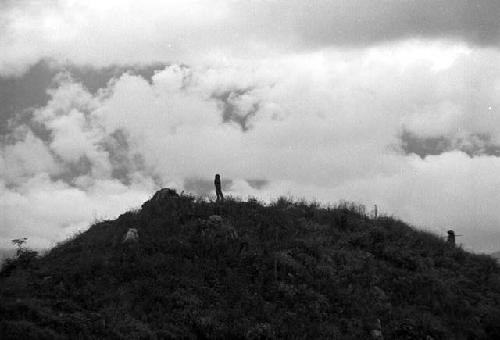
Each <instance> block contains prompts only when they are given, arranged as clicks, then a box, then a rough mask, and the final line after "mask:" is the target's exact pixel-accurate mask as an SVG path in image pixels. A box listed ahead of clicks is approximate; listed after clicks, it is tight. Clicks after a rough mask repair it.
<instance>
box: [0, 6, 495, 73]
mask: <svg viewBox="0 0 500 340" xmlns="http://www.w3.org/2000/svg"><path fill="white" fill-rule="evenodd" d="M499 12H500V4H499V3H498V1H495V0H481V1H480V0H475V1H469V0H457V1H454V2H453V4H450V3H449V2H448V1H445V0H437V1H436V0H432V1H431V0H421V1H410V0H404V1H399V0H385V1H371V0H352V1H341V0H336V1H327V0H321V1H314V2H308V1H301V0H291V1H290V0H286V1H285V0H269V1H265V0H264V1H255V0H253V1H252V0H235V1H222V0H213V1H210V2H206V1H201V0H182V1H180V0H178V1H177V0H172V1H161V2H158V1H154V0H149V1H140V2H138V1H132V0H126V1H123V0H120V1H106V3H103V2H102V1H86V2H85V3H82V2H78V1H71V0H67V1H53V2H51V3H50V4H47V3H42V2H40V1H19V2H9V3H8V4H7V5H4V6H2V7H0V22H1V23H2V24H1V25H2V29H1V30H0V32H1V33H0V49H1V50H2V55H1V57H0V74H3V75H8V74H10V75H12V74H19V73H22V72H24V71H26V70H27V69H28V67H29V65H32V64H35V63H36V62H37V61H38V60H40V59H42V58H53V59H55V60H59V61H62V62H66V61H70V62H74V63H77V64H80V65H89V64H90V65H93V66H107V65H111V64H131V63H138V64H150V63H152V62H156V61H160V62H171V63H184V64H198V63H200V62H210V63H211V62H219V61H223V60H225V59H227V58H232V57H238V58H242V59H245V58H254V57H273V56H276V55H281V54H287V53H304V52H311V51H313V50H317V49H323V48H329V47H341V48H351V47H357V48H359V47H366V46H373V45H377V44H385V43H387V42H394V41H401V40H411V39H423V40H452V41H459V42H465V43H467V44H471V45H478V46H493V47H496V46H498V43H499V42H500V39H499V37H500V24H499V23H498V20H497V14H498V13H499Z"/></svg>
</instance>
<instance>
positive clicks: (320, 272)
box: [0, 189, 500, 340]
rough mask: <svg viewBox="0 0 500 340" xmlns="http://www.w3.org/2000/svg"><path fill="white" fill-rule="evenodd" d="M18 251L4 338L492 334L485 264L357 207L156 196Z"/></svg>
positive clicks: (496, 332) (2, 306) (4, 300)
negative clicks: (43, 250)
mask: <svg viewBox="0 0 500 340" xmlns="http://www.w3.org/2000/svg"><path fill="white" fill-rule="evenodd" d="M130 228H135V229H136V230H137V233H138V239H137V240H130V241H127V242H124V241H123V240H124V237H125V235H126V234H127V231H128V230H129V229H130ZM26 254H28V255H26V256H22V257H21V258H19V259H18V260H11V261H7V263H6V264H4V266H3V268H2V271H1V274H0V338H2V339H9V338H13V339H14V338H17V339H21V338H36V339H58V338H99V339H125V338H127V339H175V338H192V339H194V338H200V339H215V338H219V339H220V338H231V339H233V338H234V339H272V338H287V339H288V338H301V339H306V338H307V339H367V338H370V336H371V337H373V338H376V337H377V336H378V332H377V331H379V330H380V329H379V326H381V331H382V333H383V336H384V338H385V339H427V340H431V339H436V340H437V339H498V338H499V337H500V269H499V267H498V265H497V263H496V262H495V260H494V259H492V258H491V257H489V256H486V255H476V254H472V253H468V252H466V251H464V250H463V249H461V248H459V247H453V246H449V245H448V244H446V243H445V242H444V241H443V240H441V239H440V238H438V237H437V236H435V235H433V234H431V233H428V232H424V231H420V230H417V229H415V228H412V227H411V226H409V225H407V224H405V223H403V222H402V221H399V220H397V219H395V218H392V217H379V218H376V219H375V218H371V217H369V216H367V215H366V214H365V212H364V209H363V207H362V206H358V205H355V204H345V203H344V204H339V205H337V206H335V207H320V206H319V205H318V204H315V203H308V202H295V201H291V200H287V199H279V200H278V201H276V202H274V203H271V204H267V205H266V204H262V203H260V202H258V201H256V200H249V201H248V202H242V201H239V200H236V199H231V198H230V199H226V201H225V202H224V203H223V204H220V205H219V204H216V203H214V202H207V201H204V200H201V199H197V198H195V197H192V196H188V195H178V194H177V193H175V191H173V190H168V189H163V190H162V191H159V192H157V193H156V194H155V196H154V197H153V198H152V199H151V200H149V201H147V202H145V203H144V204H143V205H142V208H141V209H138V210H136V211H130V212H127V213H125V214H123V215H121V216H120V217H119V218H117V219H116V220H112V221H111V220H109V221H101V222H99V223H96V224H94V225H92V226H91V227H90V228H89V229H88V230H87V231H85V232H83V233H81V234H79V235H76V236H74V237H73V238H71V239H69V240H67V241H66V242H64V243H62V244H60V245H58V246H57V247H55V248H54V249H52V250H51V251H50V252H49V253H48V254H46V255H45V256H43V257H34V256H33V254H31V255H30V253H29V251H26ZM370 334H371V335H370Z"/></svg>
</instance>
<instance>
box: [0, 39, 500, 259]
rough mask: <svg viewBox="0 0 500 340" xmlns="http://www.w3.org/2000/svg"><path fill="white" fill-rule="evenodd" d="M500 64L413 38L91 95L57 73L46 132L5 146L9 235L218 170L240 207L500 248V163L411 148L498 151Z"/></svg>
mask: <svg viewBox="0 0 500 340" xmlns="http://www.w3.org/2000/svg"><path fill="white" fill-rule="evenodd" d="M497 56H498V54H497V52H494V51H491V50H480V51H475V50H472V49H470V48H467V47H465V46H464V45H454V44H452V45H450V44H442V43H432V44H431V43H428V44H422V43H421V42H415V41H413V42H405V43H401V44H399V45H392V46H383V47H372V48H370V49H366V50H361V51H360V50H358V51H354V50H351V51H338V50H328V51H321V52H315V53H306V54H299V55H294V56H282V57H276V58H266V59H256V60H254V61H252V62H249V61H241V60H231V61H226V62H223V63H218V64H215V65H212V66H207V65H205V64H200V65H193V66H190V67H187V66H184V65H177V64H173V65H170V66H168V67H165V69H164V70H162V71H158V72H156V73H155V74H154V75H153V76H152V78H151V79H150V80H146V79H144V78H143V77H141V76H140V75H134V74H127V73H126V74H123V75H121V76H119V77H118V78H115V79H114V80H112V81H111V82H109V83H108V85H107V86H106V87H104V88H102V89H101V90H99V91H95V92H93V91H89V90H88V89H86V88H85V87H84V86H82V84H80V83H79V82H78V81H75V80H74V79H72V78H71V77H70V76H68V75H67V74H62V75H60V76H59V77H58V78H57V79H56V81H57V82H56V86H55V87H54V88H53V89H52V90H50V91H49V95H50V100H49V101H48V102H47V104H46V105H44V106H42V107H39V108H37V109H35V110H34V111H33V112H32V116H33V118H32V121H34V122H36V123H37V124H40V125H42V127H43V128H44V129H45V130H46V131H47V133H46V134H44V135H37V134H36V133H35V132H36V131H35V132H34V131H32V130H30V129H29V127H28V126H29V124H28V125H25V124H23V125H22V126H21V127H19V128H18V130H16V131H25V132H24V133H19V134H18V135H16V136H12V138H11V140H9V141H7V142H6V143H4V144H5V145H4V146H3V149H2V154H1V157H0V160H1V161H0V164H2V168H0V170H1V171H0V174H1V177H0V178H1V179H2V183H3V184H2V189H1V190H0V193H1V194H0V195H1V197H2V198H1V200H0V202H1V204H2V205H3V206H2V210H3V211H8V212H9V213H8V214H7V215H5V216H6V217H3V218H4V221H2V222H3V225H4V226H6V227H4V228H3V229H2V230H1V233H2V234H1V235H0V237H2V238H11V237H12V238H14V237H19V236H23V235H18V234H17V233H19V232H21V231H22V232H25V233H26V234H30V233H31V234H32V235H35V237H39V238H40V239H41V238H44V237H45V240H46V242H48V241H47V240H49V239H50V240H53V239H60V238H61V237H63V236H64V235H67V234H68V232H69V231H73V230H75V229H77V228H80V227H82V226H83V225H85V224H86V223H87V224H88V223H89V222H90V221H91V219H92V215H93V214H94V213H93V211H97V213H98V214H104V215H105V216H113V214H117V213H119V212H123V211H125V209H126V208H128V207H130V206H134V205H138V204H140V203H141V202H142V201H144V199H145V198H147V196H148V195H150V194H151V193H152V191H153V190H154V189H155V188H157V187H159V186H170V187H174V188H177V189H179V190H183V189H187V190H190V191H195V192H206V191H207V190H206V189H207V187H206V184H207V183H209V185H210V183H211V181H212V180H213V178H212V176H213V174H215V173H221V174H222V175H223V179H227V180H230V181H228V183H227V186H226V188H225V191H226V192H227V193H229V194H235V195H238V196H242V197H246V196H247V195H250V196H257V197H259V198H261V199H263V200H271V199H273V198H276V197H278V196H280V195H287V194H290V195H294V196H296V197H299V198H301V197H305V198H308V199H317V200H319V201H321V202H336V201H338V200H341V199H347V200H355V201H359V202H361V203H365V204H367V205H369V206H371V205H372V204H375V203H376V204H378V205H379V207H380V208H381V209H382V211H385V212H387V213H389V214H395V215H396V216H399V217H401V218H403V219H405V220H407V221H409V222H411V223H415V224H417V225H419V226H423V227H427V228H431V229H432V230H433V231H435V232H440V230H441V229H442V228H449V227H450V226H453V227H454V228H455V229H456V230H457V232H459V233H462V234H465V235H466V237H464V238H463V241H464V243H465V245H466V246H467V247H472V248H473V249H475V250H478V251H487V250H494V249H495V248H494V247H495V244H498V241H499V240H500V234H499V233H497V232H496V230H495V228H496V227H497V226H498V222H499V220H500V215H499V214H498V213H497V210H496V209H495V207H494V206H493V204H494V202H498V198H499V197H498V193H497V192H496V191H495V190H494V188H497V187H498V184H499V183H498V178H497V177H498V176H495V175H494V174H496V173H498V170H500V169H499V167H500V163H499V161H498V157H495V156H492V155H485V154H482V155H480V154H479V153H478V154H469V155H467V154H465V153H463V152H461V151H459V150H460V148H458V147H457V148H456V149H458V151H457V150H454V149H453V148H451V149H446V150H442V151H443V152H441V154H438V155H435V156H427V157H419V156H417V155H415V154H412V153H411V152H409V150H408V149H405V148H404V147H403V146H402V143H403V141H402V140H401V136H402V133H403V132H404V131H410V132H411V133H412V134H413V135H414V136H418V138H440V137H442V136H444V137H443V138H445V137H446V138H455V139H457V138H461V140H462V141H464V142H465V141H467V140H471V138H475V137H474V136H476V137H477V136H478V135H481V136H486V135H487V136H489V137H488V138H489V143H492V144H495V143H497V141H498V138H499V137H500V130H499V129H498V126H500V125H499V124H496V122H498V119H499V118H498V117H499V114H498V108H499V107H500V105H499V104H500V103H499V102H498V88H497V84H498V80H499V79H500V70H499V69H498V67H496V66H495V63H494V60H495V58H496V57H497ZM486 71H487V72H486ZM23 129H24V130H23ZM471 136H472V137H471ZM14 137H15V138H14ZM471 143H477V142H474V141H473V140H471ZM27 150H37V151H36V155H35V154H31V153H29V152H28V151H27ZM30 162H31V163H30ZM11 164H15V166H13V167H11ZM255 183H264V184H263V185H259V184H255ZM52 198H53V199H52ZM33 207H34V208H33ZM72 207H76V208H75V209H74V211H72V210H73V208H72ZM36 221H41V222H40V223H41V224H40V225H41V226H42V227H43V228H42V229H36V228H38V227H37V226H36V225H37V224H36V223H37V222H36ZM23 228H24V229H23ZM41 230H44V231H45V232H46V234H45V236H44V234H43V232H41ZM14 234H15V235H14ZM31 234H30V235H31ZM478 235H484V237H481V236H478ZM40 242H41V241H40ZM494 242H497V243H494Z"/></svg>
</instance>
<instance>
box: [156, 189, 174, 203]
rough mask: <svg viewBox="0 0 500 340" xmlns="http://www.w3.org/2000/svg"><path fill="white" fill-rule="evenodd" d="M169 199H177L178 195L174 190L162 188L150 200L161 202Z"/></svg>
mask: <svg viewBox="0 0 500 340" xmlns="http://www.w3.org/2000/svg"><path fill="white" fill-rule="evenodd" d="M171 197H179V195H178V194H177V191H175V190H174V189H170V188H163V189H160V190H158V191H157V192H156V193H155V194H154V196H153V198H152V199H151V200H152V201H154V202H157V201H161V200H164V199H167V198H171Z"/></svg>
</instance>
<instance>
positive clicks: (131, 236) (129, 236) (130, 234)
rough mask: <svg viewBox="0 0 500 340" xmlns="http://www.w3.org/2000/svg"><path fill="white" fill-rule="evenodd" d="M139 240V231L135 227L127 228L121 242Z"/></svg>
mask: <svg viewBox="0 0 500 340" xmlns="http://www.w3.org/2000/svg"><path fill="white" fill-rule="evenodd" d="M137 241H139V232H138V231H137V229H136V228H129V229H128V231H127V233H126V234H125V236H124V237H123V241H122V243H126V242H137Z"/></svg>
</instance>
